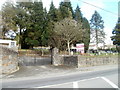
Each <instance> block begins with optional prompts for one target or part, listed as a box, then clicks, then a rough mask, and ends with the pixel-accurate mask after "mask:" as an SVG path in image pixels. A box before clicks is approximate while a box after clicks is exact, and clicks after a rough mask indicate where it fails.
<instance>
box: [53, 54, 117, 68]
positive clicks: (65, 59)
mask: <svg viewBox="0 0 120 90" xmlns="http://www.w3.org/2000/svg"><path fill="white" fill-rule="evenodd" d="M54 60H55V62H56V63H57V65H66V66H72V67H76V68H79V67H89V66H98V65H107V64H117V63H118V56H111V57H109V56H81V55H72V56H69V55H59V56H57V58H55V59H54ZM57 61H58V62H57ZM53 62H54V61H53ZM53 65H54V64H53Z"/></svg>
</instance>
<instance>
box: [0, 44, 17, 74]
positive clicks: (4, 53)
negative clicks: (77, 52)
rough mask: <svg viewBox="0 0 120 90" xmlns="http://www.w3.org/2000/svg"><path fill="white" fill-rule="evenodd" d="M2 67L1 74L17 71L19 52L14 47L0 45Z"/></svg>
mask: <svg viewBox="0 0 120 90" xmlns="http://www.w3.org/2000/svg"><path fill="white" fill-rule="evenodd" d="M0 51H1V52H0V57H1V59H0V69H1V71H2V72H1V74H2V73H3V74H8V73H13V72H15V71H17V70H18V69H19V68H18V53H17V52H16V51H14V50H12V49H9V48H5V47H2V46H0Z"/></svg>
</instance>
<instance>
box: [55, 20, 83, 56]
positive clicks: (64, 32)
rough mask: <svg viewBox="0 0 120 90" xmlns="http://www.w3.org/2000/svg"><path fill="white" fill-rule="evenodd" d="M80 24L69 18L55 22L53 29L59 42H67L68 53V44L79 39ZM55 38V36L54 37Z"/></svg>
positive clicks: (80, 34)
mask: <svg viewBox="0 0 120 90" xmlns="http://www.w3.org/2000/svg"><path fill="white" fill-rule="evenodd" d="M80 26H81V25H80V24H79V23H77V22H76V21H75V20H73V19H71V18H65V19H63V20H61V21H59V22H57V23H55V28H54V31H55V33H56V34H57V36H58V38H59V40H60V42H63V41H64V43H65V42H66V43H67V47H68V51H69V54H70V45H71V44H72V43H73V42H74V41H78V40H81V36H82V33H81V27H80ZM55 38H56V37H55Z"/></svg>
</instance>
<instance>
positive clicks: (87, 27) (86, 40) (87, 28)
mask: <svg viewBox="0 0 120 90" xmlns="http://www.w3.org/2000/svg"><path fill="white" fill-rule="evenodd" d="M82 27H83V28H82V32H83V33H84V35H83V37H82V41H83V43H84V50H85V53H86V52H87V51H88V49H89V43H90V24H89V22H88V20H87V19H86V18H85V17H84V18H83V24H82Z"/></svg>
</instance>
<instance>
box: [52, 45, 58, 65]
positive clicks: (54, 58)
mask: <svg viewBox="0 0 120 90" xmlns="http://www.w3.org/2000/svg"><path fill="white" fill-rule="evenodd" d="M51 60H52V64H53V65H55V66H58V65H59V52H58V49H57V48H56V47H55V48H53V49H52V53H51Z"/></svg>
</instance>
